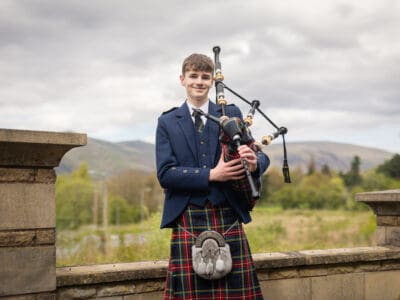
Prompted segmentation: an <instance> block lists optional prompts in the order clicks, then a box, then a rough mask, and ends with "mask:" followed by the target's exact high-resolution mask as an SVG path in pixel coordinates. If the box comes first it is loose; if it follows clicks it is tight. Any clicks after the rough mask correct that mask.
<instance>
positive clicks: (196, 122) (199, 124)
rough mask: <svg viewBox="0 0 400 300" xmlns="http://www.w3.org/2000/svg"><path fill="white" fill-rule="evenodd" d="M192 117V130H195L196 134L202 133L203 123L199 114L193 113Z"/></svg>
mask: <svg viewBox="0 0 400 300" xmlns="http://www.w3.org/2000/svg"><path fill="white" fill-rule="evenodd" d="M192 116H193V117H194V128H196V130H197V132H198V133H202V132H203V129H204V123H203V120H202V119H201V116H200V114H199V113H198V112H197V111H194V112H193V114H192Z"/></svg>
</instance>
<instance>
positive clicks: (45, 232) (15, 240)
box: [0, 229, 56, 247]
mask: <svg viewBox="0 0 400 300" xmlns="http://www.w3.org/2000/svg"><path fill="white" fill-rule="evenodd" d="M55 242H56V232H55V229H42V230H11V231H0V247H27V246H39V245H54V244H55Z"/></svg>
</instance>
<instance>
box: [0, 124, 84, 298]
mask: <svg viewBox="0 0 400 300" xmlns="http://www.w3.org/2000/svg"><path fill="white" fill-rule="evenodd" d="M85 144H86V135H85V134H76V133H56V132H38V131H28V130H7V129H0V298H1V299H3V298H2V297H5V298H6V299H7V298H10V299H55V295H56V249H55V241H56V233H55V184H54V183H55V180H56V174H55V172H54V167H56V166H58V164H59V162H60V160H61V158H62V157H63V155H64V154H65V153H66V152H67V151H68V150H70V149H71V148H74V147H77V146H82V145H85ZM17 295H21V296H17Z"/></svg>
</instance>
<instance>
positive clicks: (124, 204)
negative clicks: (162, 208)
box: [108, 195, 149, 225]
mask: <svg viewBox="0 0 400 300" xmlns="http://www.w3.org/2000/svg"><path fill="white" fill-rule="evenodd" d="M142 209H143V211H142ZM148 215H149V210H148V209H147V207H146V206H143V208H141V207H140V205H130V204H129V203H128V201H126V199H124V198H122V197H120V196H114V195H109V197H108V222H109V223H110V224H113V225H120V224H128V223H137V222H139V221H140V220H141V217H142V216H143V218H144V219H146V218H147V217H148Z"/></svg>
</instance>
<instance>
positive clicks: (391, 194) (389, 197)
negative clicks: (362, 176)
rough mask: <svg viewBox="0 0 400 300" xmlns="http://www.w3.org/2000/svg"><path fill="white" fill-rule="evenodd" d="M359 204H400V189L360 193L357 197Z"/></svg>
mask: <svg viewBox="0 0 400 300" xmlns="http://www.w3.org/2000/svg"><path fill="white" fill-rule="evenodd" d="M355 199H356V201H358V202H365V203H368V202H397V201H399V202H400V189H397V190H386V191H377V192H365V193H359V194H356V196H355Z"/></svg>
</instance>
